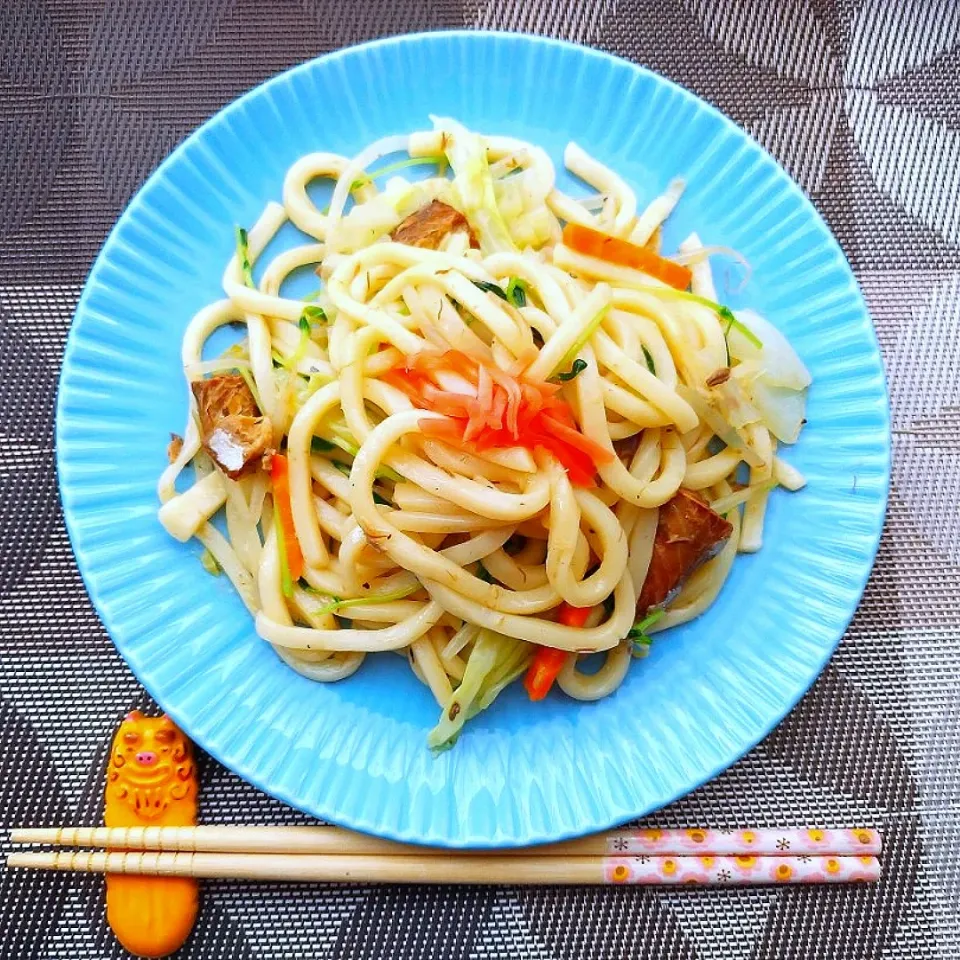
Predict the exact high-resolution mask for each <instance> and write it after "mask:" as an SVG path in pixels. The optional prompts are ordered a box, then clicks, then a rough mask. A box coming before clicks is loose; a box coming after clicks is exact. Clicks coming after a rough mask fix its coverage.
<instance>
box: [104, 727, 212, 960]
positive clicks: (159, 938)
mask: <svg viewBox="0 0 960 960" xmlns="http://www.w3.org/2000/svg"><path fill="white" fill-rule="evenodd" d="M196 822H197V777H196V768H195V766H194V762H193V750H192V748H191V745H190V741H189V740H187V738H186V737H185V736H184V735H183V733H182V732H181V731H180V730H179V728H178V727H177V726H176V725H175V724H174V722H173V721H172V720H171V719H170V718H169V717H167V716H163V717H145V716H144V715H143V714H142V713H140V711H138V710H134V711H133V712H132V713H128V714H127V716H126V717H124V719H123V722H122V723H121V724H120V729H119V730H117V733H116V735H115V736H114V738H113V744H112V746H111V748H110V760H109V762H108V764H107V791H106V802H105V804H104V823H105V824H106V826H108V827H175V826H176V827H181V826H182V827H186V826H195V825H196ZM198 892H199V890H198V886H197V881H196V880H193V879H190V878H188V877H150V876H125V875H123V874H117V873H112V874H107V921H108V922H109V924H110V926H111V927H112V928H113V932H114V933H115V934H116V936H117V939H118V940H119V941H120V943H121V944H123V946H124V947H125V948H126V949H127V950H129V951H130V952H131V953H135V954H138V955H139V956H142V957H163V956H166V955H167V954H169V953H173V951H174V950H177V949H178V948H179V947H180V946H181V945H182V944H183V942H184V941H185V940H186V939H187V937H188V936H189V934H190V930H191V929H192V928H193V923H194V920H195V919H196V916H197V905H198Z"/></svg>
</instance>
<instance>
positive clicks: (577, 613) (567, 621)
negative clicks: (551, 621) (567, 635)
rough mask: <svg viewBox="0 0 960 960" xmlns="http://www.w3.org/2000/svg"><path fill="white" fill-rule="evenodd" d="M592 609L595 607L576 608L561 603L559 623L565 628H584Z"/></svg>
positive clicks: (558, 615) (558, 616)
mask: <svg viewBox="0 0 960 960" xmlns="http://www.w3.org/2000/svg"><path fill="white" fill-rule="evenodd" d="M592 609H593V607H574V606H572V605H571V604H569V603H561V604H560V607H559V612H558V613H557V623H562V624H563V625H564V626H565V627H582V626H583V625H584V624H585V623H586V622H587V617H589V616H590V611H591V610H592Z"/></svg>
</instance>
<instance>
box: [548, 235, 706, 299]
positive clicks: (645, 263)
mask: <svg viewBox="0 0 960 960" xmlns="http://www.w3.org/2000/svg"><path fill="white" fill-rule="evenodd" d="M563 242H564V243H565V244H566V245H567V246H568V247H569V248H570V249H571V250H576V251H577V253H582V254H584V255H585V256H588V257H596V258H597V259H598V260H606V261H607V263H616V264H619V265H620V266H622V267H630V268H631V269H633V270H640V271H641V272H643V273H645V274H647V276H650V277H655V278H656V279H657V280H662V281H663V282H664V283H665V284H667V285H668V286H670V287H674V288H675V289H677V290H686V289H687V288H688V287H689V286H690V281H691V280H692V279H693V273H692V271H691V270H690V268H689V267H685V266H683V264H680V263H675V262H674V261H673V260H668V259H667V258H666V257H661V256H660V255H659V254H658V253H655V252H654V251H653V250H651V249H649V248H648V247H638V246H637V245H636V244H635V243H630V241H629V240H621V239H620V237H612V236H610V234H608V233H601V232H600V231H599V230H594V229H593V228H592V227H584V226H581V225H580V224H579V223H568V224H567V225H566V226H565V227H564V228H563Z"/></svg>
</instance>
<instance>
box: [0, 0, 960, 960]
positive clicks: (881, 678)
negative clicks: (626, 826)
mask: <svg viewBox="0 0 960 960" xmlns="http://www.w3.org/2000/svg"><path fill="white" fill-rule="evenodd" d="M461 26H474V27H487V28H502V29H519V30H526V31H531V32H543V33H549V34H552V35H555V36H561V37H565V38H568V39H572V40H576V41H579V42H583V43H589V44H593V45H595V46H599V47H602V48H604V49H607V50H610V51H611V52H615V53H618V54H620V55H622V56H625V57H628V58H631V59H633V60H636V61H637V62H640V63H643V64H646V65H648V66H650V67H652V68H653V69H655V70H657V71H659V72H661V73H663V74H665V75H666V76H668V77H671V78H673V79H675V80H677V81H679V82H680V83H682V84H684V85H685V86H687V87H688V88H690V89H692V90H693V91H695V92H696V93H698V94H700V95H701V96H703V97H705V98H706V99H707V100H709V101H711V102H713V103H715V104H716V105H717V106H719V107H720V108H721V109H722V110H724V111H725V112H726V113H727V114H729V115H730V116H732V117H733V118H734V120H736V121H737V122H738V123H739V124H740V125H741V126H743V127H745V128H746V129H747V130H749V131H750V132H751V133H752V134H754V136H756V137H757V138H758V139H759V140H760V141H761V142H762V143H764V145H766V146H767V147H768V148H769V149H770V150H771V151H772V152H773V153H774V154H775V155H776V156H777V157H778V158H779V159H780V160H781V162H783V163H784V165H785V166H786V167H787V169H788V170H789V171H790V172H791V173H792V174H793V175H794V176H795V177H796V178H797V179H798V180H799V182H800V183H801V185H802V186H803V187H804V189H805V190H806V191H807V192H808V193H809V194H810V195H811V196H812V198H813V200H814V202H815V203H816V204H817V206H818V207H819V209H820V210H821V211H822V212H823V214H824V215H825V217H826V218H827V220H828V222H829V223H830V225H831V227H832V228H833V230H834V232H835V233H836V234H837V236H838V238H839V240H840V242H841V244H842V246H843V247H844V250H845V251H846V253H847V255H848V256H849V258H850V260H851V262H852V264H853V267H854V269H855V271H856V273H857V276H858V279H859V281H860V283H861V286H862V287H863V290H864V292H865V294H866V297H867V300H868V303H869V305H870V308H871V311H872V314H873V317H874V320H875V323H876V326H877V330H878V333H879V337H880V342H881V346H882V349H883V352H884V358H885V361H886V364H887V370H888V376H889V381H890V388H891V395H892V404H893V424H894V473H893V489H892V495H891V503H890V512H889V517H888V523H887V530H886V533H885V536H884V539H883V542H882V545H881V549H880V556H879V559H878V562H877V566H876V569H875V571H874V574H873V577H872V579H871V581H870V584H869V586H868V588H867V592H866V596H865V597H864V601H863V604H862V605H861V608H860V611H859V613H858V614H857V617H856V618H855V620H854V622H853V624H852V626H851V628H850V631H849V633H848V635H847V637H846V638H845V639H844V641H843V643H842V644H841V646H840V649H839V651H838V653H837V654H836V656H835V657H834V659H833V661H832V662H831V664H830V666H829V667H828V668H827V670H826V671H825V673H824V674H823V676H822V678H821V679H820V680H819V681H818V683H817V684H816V686H815V687H814V689H813V690H812V692H811V693H810V694H809V695H808V696H807V697H806V698H805V699H804V700H803V701H802V702H801V704H800V705H799V707H798V708H797V709H796V710H794V711H793V713H792V714H791V715H790V716H789V717H788V719H787V720H786V721H785V722H784V723H783V724H782V725H781V726H780V727H779V728H778V729H777V730H776V732H775V733H774V734H772V735H771V736H770V737H769V738H768V739H767V740H766V741H765V742H764V743H763V744H761V745H760V746H759V747H758V748H757V749H756V750H754V751H753V752H752V753H751V754H749V755H748V756H747V757H746V758H745V759H744V760H743V761H741V762H740V763H739V764H737V766H736V767H734V768H733V769H732V770H730V771H728V772H727V773H726V774H724V775H723V776H721V777H720V778H719V779H717V780H716V781H714V782H713V783H711V784H709V785H708V786H706V787H704V788H703V789H701V790H699V791H698V792H696V793H695V794H693V795H691V796H689V797H687V798H686V799H685V800H683V801H681V802H680V803H679V804H677V805H675V806H674V807H672V808H671V809H669V810H667V811H664V812H663V813H662V814H661V815H660V816H658V818H657V820H658V822H660V823H665V824H674V825H690V824H694V823H702V824H709V825H714V826H725V825H730V826H732V825H735V824H743V825H745V824H747V823H763V824H770V825H773V824H776V823H788V822H797V823H802V822H815V821H822V822H825V823H831V824H836V825H854V824H863V825H878V826H880V827H882V828H883V829H884V830H885V831H886V838H887V844H886V852H885V854H884V858H883V859H884V864H885V876H884V879H883V881H882V882H881V883H880V884H879V885H878V886H877V887H876V888H873V889H870V890H864V889H795V890H777V891H767V890H751V891H735V890H723V891H697V892H690V891H682V892H656V891H642V890H637V889H630V890H627V889H615V890H614V889H609V890H564V891H555V890H514V889H483V890H476V889H463V890H450V889H428V888H421V889H417V888H411V889H406V890H400V889H395V888H375V889H359V888H352V887H310V888H305V887H292V886H291V887H280V886H275V887H254V886H240V885H227V884H223V885H221V884H215V883H211V884H206V885H205V893H204V906H203V909H202V911H201V915H200V920H199V923H198V926H197V929H196V932H195V934H194V935H193V937H192V938H191V940H190V941H189V943H188V945H187V947H186V948H185V949H184V950H183V952H182V956H183V957H191V958H195V957H208V958H234V957H255V958H263V960H267V958H271V960H272V958H277V960H280V958H284V960H286V958H293V957H330V958H367V957H370V958H388V957H390V958H392V957H396V958H409V960H413V958H434V957H436V958H441V957H442V958H447V957H450V958H454V957H456V958H461V957H463V958H468V957H471V958H478V960H479V958H490V960H493V958H524V960H526V958H536V960H560V958H577V960H587V958H590V960H606V958H610V960H613V958H618V960H619V958H622V957H658V958H659V957H663V958H671V960H672V958H690V960H692V958H699V960H740V958H756V960H761V958H807V957H809V958H814V957H817V958H823V957H828V958H850V960H863V958H888V960H892V958H905V960H906V958H911V960H912V958H944V960H945V958H953V957H955V956H956V955H957V953H958V951H960V919H958V904H960V4H958V3H956V2H953V0H941V2H939V3H935V2H932V0H931V2H925V0H897V2H884V0H863V2H848V0H840V2H837V0H809V2H802V0H796V2H792V3H791V2H788V0H782V2H781V3H779V4H770V3H763V2H761V0H726V2H721V3H717V2H716V0H688V2H681V0H670V2H668V0H664V2H660V3H653V2H651V3H640V2H639V0H633V2H626V0H597V2H595V3H592V4H583V5H580V4H577V3H561V2H559V0H529V2H521V0H506V2H497V0H489V2H478V0H463V2H462V3H458V2H456V0H380V2H376V0H351V2H347V0H330V2H323V0H256V2H255V0H233V2H231V0H100V2H96V0H0V435H2V439H3V442H2V443H0V824H2V830H0V847H2V848H3V849H4V850H5V849H7V846H8V844H7V827H9V826H10V825H12V824H15V823H33V824H58V823H64V822H81V823H92V822H95V821H96V820H97V818H98V816H99V812H100V811H99V805H100V802H101V776H102V769H103V761H104V756H105V750H106V746H107V740H108V738H109V736H110V734H111V732H112V729H113V725H114V724H115V723H116V721H117V718H118V717H119V716H120V715H121V714H122V713H123V712H124V711H126V710H127V709H129V708H131V707H133V706H135V705H141V706H142V705H144V704H146V703H147V701H146V698H145V695H144V694H143V692H142V690H141V689H140V688H139V686H138V684H137V683H136V681H135V680H134V679H133V677H132V676H131V674H130V672H129V671H128V670H127V668H126V667H125V665H124V664H123V663H122V661H121V660H120V659H119V657H118V656H117V654H116V652H115V651H114V648H113V645H112V644H111V643H110V640H109V638H108V637H107V636H106V635H105V633H104V631H103V629H102V627H101V626H100V625H99V622H98V621H97V618H96V616H95V615H94V613H93V611H92V609H91V607H90V604H89V602H88V600H87V597H86V594H85V592H84V590H83V585H82V583H81V581H80V578H79V575H78V574H77V571H76V567H75V564H74V561H73V558H72V555H71V552H70V548H69V544H68V542H67V538H66V534H65V532H64V528H63V522H62V518H61V515H60V511H59V504H58V500H57V493H56V482H55V471H54V465H53V441H52V411H53V403H54V397H55V392H56V377H57V372H58V367H59V362H60V356H61V353H62V348H63V342H64V338H65V336H66V331H67V329H68V327H69V323H70V318H71V315H72V312H73V308H74V305H75V303H76V299H77V297H78V296H79V292H80V288H81V286H82V283H83V278H84V276H85V275H86V272H87V270H88V269H89V267H90V264H91V262H92V259H93V257H94V256H95V254H96V252H97V250H98V248H99V246H100V244H101V243H102V242H103V239H104V237H105V236H106V233H107V231H108V230H109V228H110V225H111V224H112V223H113V221H114V220H115V218H116V217H117V215H118V214H119V212H120V210H121V209H122V207H123V205H124V204H125V203H126V201H127V200H128V199H129V197H130V196H131V194H132V193H133V191H134V190H135V189H136V188H137V186H138V185H139V184H140V183H142V181H143V180H144V178H145V177H146V176H147V174H148V173H149V172H150V170H152V169H153V167H154V166H155V165H156V164H157V163H158V162H159V161H160V159H161V158H162V157H163V156H164V155H165V154H166V153H167V152H168V151H169V150H170V149H171V148H172V147H173V145H174V144H175V143H176V142H177V141H178V140H179V139H181V138H182V137H183V136H184V135H185V134H186V133H188V132H189V131H190V130H191V129H192V128H194V127H195V126H196V125H197V124H198V123H200V122H201V121H202V120H204V119H205V118H206V117H208V116H209V115H210V114H212V113H213V112H215V111H216V110H217V109H218V108H219V107H220V106H222V105H223V104H225V103H226V102H228V101H229V100H230V99H232V98H233V97H235V96H236V95H238V94H240V93H241V92H243V91H244V90H246V89H247V88H249V87H250V86H252V85H253V84H255V83H257V82H259V81H260V80H262V79H264V78H266V77H267V76H269V75H271V74H273V73H275V72H277V71H279V70H282V69H284V68H285V67H288V66H290V65H292V64H294V63H296V62H298V61H300V60H302V59H305V58H308V57H311V56H314V55H315V54H317V53H321V52H324V51H327V50H331V49H334V48H336V47H339V46H342V45H345V44H349V43H354V42H357V41H360V40H363V39H367V38H370V37H374V36H378V35H384V34H390V33H398V32H405V31H410V30H418V29H429V28H439V27H461ZM202 774H203V789H202V796H203V798H204V800H203V804H204V805H203V816H204V817H205V818H206V819H207V820H210V821H218V822H250V823H256V822H277V823H281V822H299V821H300V820H301V819H302V818H301V817H300V815H299V814H296V813H295V812H293V811H290V810H288V809H286V808H284V807H283V806H282V805H280V804H279V803H277V802H275V801H273V800H270V799H269V798H267V797H265V796H263V795H261V794H259V793H257V791H255V790H254V789H253V788H251V787H249V786H247V785H246V784H243V783H241V782H240V781H238V780H237V778H235V777H234V776H233V775H231V774H229V773H228V772H227V771H225V770H224V769H223V768H221V767H220V766H219V765H218V764H216V763H214V762H212V761H209V760H207V761H205V762H203V764H202ZM101 898H102V886H101V883H100V881H99V880H98V879H97V878H87V877H75V878H66V877H59V876H54V875H45V876H42V875H29V874H16V875H11V874H10V873H8V872H6V871H4V872H2V873H0V957H3V958H32V957H43V958H63V960H79V958H103V957H116V956H122V955H123V954H122V951H120V950H119V949H118V947H117V946H116V944H115V943H114V941H113V940H112V938H111V936H110V935H109V933H108V931H107V930H106V928H105V925H104V921H103V909H102V905H101Z"/></svg>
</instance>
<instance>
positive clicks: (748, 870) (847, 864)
mask: <svg viewBox="0 0 960 960" xmlns="http://www.w3.org/2000/svg"><path fill="white" fill-rule="evenodd" d="M603 870H604V880H605V882H607V883H616V884H631V885H635V886H648V885H671V886H672V885H676V884H734V885H736V884H741V885H743V884H746V885H756V884H785V883H790V884H793V883H845V882H848V881H852V880H861V881H874V880H878V879H879V877H880V863H879V861H878V860H877V858H876V857H870V856H863V857H854V856H836V857H835V856H810V855H803V856H793V855H786V856H784V855H780V856H765V857H754V856H745V855H740V856H687V855H679V854H678V855H676V856H650V855H649V854H644V855H642V856H635V857H630V856H615V857H605V858H604V864H603Z"/></svg>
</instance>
